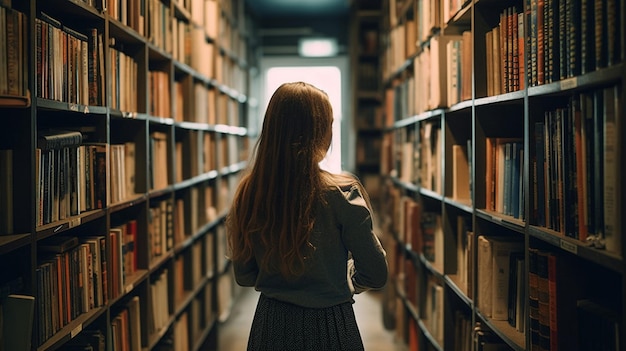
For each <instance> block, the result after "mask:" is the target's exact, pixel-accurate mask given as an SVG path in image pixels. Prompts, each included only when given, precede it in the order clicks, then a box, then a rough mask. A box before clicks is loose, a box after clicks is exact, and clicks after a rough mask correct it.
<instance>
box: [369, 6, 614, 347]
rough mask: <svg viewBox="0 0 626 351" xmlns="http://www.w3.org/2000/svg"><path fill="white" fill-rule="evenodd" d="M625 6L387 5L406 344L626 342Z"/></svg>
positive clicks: (389, 107) (391, 204)
mask: <svg viewBox="0 0 626 351" xmlns="http://www.w3.org/2000/svg"><path fill="white" fill-rule="evenodd" d="M625 8H626V3H625V2H624V1H623V0H609V1H595V2H594V1H585V0H571V1H556V0H555V1H551V0H527V1H517V0H507V1H491V0H487V1H485V0H480V1H456V0H446V1H434V0H426V1H418V0H386V1H383V6H382V12H383V14H382V20H381V22H382V23H383V24H384V25H383V26H384V27H383V31H382V33H381V34H380V36H381V42H382V43H384V44H383V48H382V52H381V55H382V57H383V60H384V62H385V64H384V65H383V66H382V67H383V74H382V80H381V84H382V86H381V88H382V89H383V91H384V93H383V106H384V121H385V124H384V128H383V130H384V132H383V135H382V140H383V150H382V151H381V153H382V155H381V161H380V163H381V174H382V177H383V181H382V184H383V191H382V194H383V195H382V201H383V203H385V204H388V205H387V206H385V207H384V208H383V211H382V213H381V217H382V221H381V222H382V227H383V231H384V232H385V233H386V238H385V240H384V241H383V243H384V244H385V248H386V249H387V252H388V254H389V256H388V257H389V260H390V270H391V272H392V273H391V281H390V282H391V284H389V285H388V289H391V290H393V292H394V294H388V296H391V297H390V299H389V301H385V303H384V306H385V313H384V315H385V316H386V317H387V318H391V317H389V316H394V317H395V323H391V324H395V329H396V331H397V334H398V336H399V337H400V339H401V340H403V341H404V342H405V343H406V344H407V346H409V349H411V350H422V349H424V350H453V351H457V350H470V349H471V350H483V349H485V347H486V345H488V344H490V345H494V346H495V347H499V348H490V349H498V350H518V351H521V350H535V349H541V350H590V349H595V348H604V347H606V349H607V350H609V349H610V350H626V347H625V343H624V342H623V341H624V340H626V339H625V338H626V328H625V327H624V321H625V317H626V305H625V304H624V301H626V291H625V290H624V287H625V286H626V264H625V262H626V261H625V260H624V253H625V252H626V251H625V250H626V247H625V243H624V240H623V234H624V228H625V226H624V219H623V217H624V216H623V215H620V214H623V213H624V200H625V199H626V190H625V189H624V188H623V186H621V183H620V182H619V181H617V179H619V178H618V175H619V174H621V172H622V171H623V170H624V169H623V166H622V165H623V164H625V163H624V161H626V153H625V152H624V142H623V139H624V135H625V132H626V123H625V121H624V116H626V107H625V106H626V104H625V102H626V93H624V84H625V83H626V81H625V80H624V77H626V23H625V22H624V20H625V18H624V13H625V12H624V9H625ZM615 11H619V13H614V12H615ZM412 20H414V21H415V22H416V23H417V26H415V27H413V25H412V24H410V22H411V21H412ZM409 32H410V33H409ZM403 36H411V37H414V38H416V46H415V48H412V49H414V50H415V51H414V52H413V53H411V54H410V55H409V54H408V53H407V52H406V49H407V48H406V46H404V45H403V43H405V42H406V39H405V38H404V37H403ZM557 44H558V45H557ZM441 299H443V301H441ZM398 305H399V306H400V307H398ZM591 320H593V321H594V322H590V321H591ZM593 325H596V327H594V326H593ZM597 325H603V327H600V328H599V329H598V327H597ZM599 330H603V331H607V330H610V332H609V333H607V334H602V335H597V333H600V332H599ZM591 345H593V346H591Z"/></svg>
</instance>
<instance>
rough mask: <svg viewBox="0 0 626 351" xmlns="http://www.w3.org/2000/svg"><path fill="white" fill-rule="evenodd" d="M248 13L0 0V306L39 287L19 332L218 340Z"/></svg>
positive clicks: (208, 0)
mask: <svg viewBox="0 0 626 351" xmlns="http://www.w3.org/2000/svg"><path fill="white" fill-rule="evenodd" d="M250 25H251V22H250V21H249V20H248V18H247V14H246V11H245V5H244V2H243V0H172V1H169V0H167V1H161V0H140V1H139V0H138V1H117V0H115V1H113V0H89V1H87V0H85V1H81V0H55V1H45V2H42V1H36V0H32V1H11V0H2V1H0V26H1V27H0V32H1V34H0V52H2V54H1V55H0V56H1V59H0V78H2V79H0V116H1V117H0V121H1V122H0V123H2V125H3V128H0V129H1V131H0V139H1V140H2V141H0V165H1V166H2V167H1V169H2V170H1V176H0V181H1V183H2V185H1V186H0V187H1V189H0V212H1V214H0V223H1V224H0V265H2V267H4V268H3V269H2V272H1V273H0V292H1V295H0V301H1V302H0V305H1V304H3V303H4V301H9V300H5V299H7V295H9V294H12V296H19V294H22V295H30V296H34V297H35V304H34V312H32V313H30V315H32V316H31V317H30V318H31V319H30V320H25V321H24V322H25V323H26V324H27V325H28V324H31V325H32V326H33V327H32V334H31V333H28V334H27V335H26V334H24V335H15V338H21V339H24V340H30V341H31V347H32V349H33V350H38V351H44V350H50V351H51V350H78V349H87V348H86V345H88V344H89V345H91V347H92V348H90V349H93V350H108V349H112V348H114V349H127V350H203V349H207V348H215V347H216V342H217V329H218V327H219V321H220V320H222V319H223V318H224V316H226V315H227V314H228V310H229V309H230V305H231V300H232V297H233V295H232V291H233V289H232V284H233V283H232V278H231V273H230V266H229V264H228V262H227V260H226V258H225V252H226V251H225V250H226V243H225V228H224V224H223V219H224V217H225V215H226V213H227V211H228V206H229V203H230V199H231V196H232V193H233V191H234V189H235V186H236V184H237V182H238V179H239V176H240V172H241V170H242V169H243V168H244V167H245V165H246V162H247V159H248V151H249V135H248V129H247V126H248V116H247V110H248V107H247V104H248V99H247V97H248V66H247V55H248V53H247V42H248V36H249V34H250V28H248V26H250ZM8 267H14V269H7V268H8ZM14 300H16V299H15V298H12V300H11V301H14ZM11 311H12V312H11V314H12V315H13V314H15V311H14V309H12V310H11ZM24 312H26V313H24V314H23V316H20V318H27V317H26V316H29V313H28V310H25V311H24ZM17 315H18V316H19V313H18V314H17ZM16 318H17V317H16ZM6 322H7V319H6V318H5V319H4V323H5V324H6ZM2 329H3V330H7V329H5V328H2ZM24 330H26V329H24ZM0 333H2V330H0ZM2 336H3V338H9V337H10V336H9V335H5V334H3V335H2Z"/></svg>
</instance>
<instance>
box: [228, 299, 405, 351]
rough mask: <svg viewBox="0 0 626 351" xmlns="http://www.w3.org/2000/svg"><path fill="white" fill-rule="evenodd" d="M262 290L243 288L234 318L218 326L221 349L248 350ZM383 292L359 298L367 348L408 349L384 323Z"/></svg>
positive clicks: (359, 320)
mask: <svg viewBox="0 0 626 351" xmlns="http://www.w3.org/2000/svg"><path fill="white" fill-rule="evenodd" d="M258 294H259V293H258V292H257V291H255V290H254V289H251V288H243V289H242V290H241V292H240V294H239V296H238V297H237V298H236V300H235V301H234V303H233V308H232V310H231V314H230V317H229V318H228V320H226V321H225V322H224V323H222V324H221V325H220V326H219V328H218V351H222V350H228V351H231V350H232V351H238V350H245V349H246V345H247V342H248V332H249V330H250V325H251V324H252V317H253V316H254V309H255V307H256V303H257V300H258V296H259V295H258ZM381 298H382V293H381V292H377V291H370V292H366V293H363V294H360V295H357V296H356V297H355V301H356V303H355V304H354V311H355V313H356V318H357V323H358V324H359V330H360V331H361V337H362V338H363V344H364V346H365V350H373V351H374V350H386V351H405V350H407V348H406V345H404V344H403V343H402V342H395V332H394V331H390V330H386V329H385V328H384V326H383V322H382V308H381Z"/></svg>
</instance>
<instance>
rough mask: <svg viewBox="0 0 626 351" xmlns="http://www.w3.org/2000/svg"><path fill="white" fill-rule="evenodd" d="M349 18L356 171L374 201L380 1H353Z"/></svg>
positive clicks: (379, 109)
mask: <svg viewBox="0 0 626 351" xmlns="http://www.w3.org/2000/svg"><path fill="white" fill-rule="evenodd" d="M351 6H352V9H351V18H350V21H351V22H350V23H351V27H350V31H351V33H350V37H351V42H352V43H353V44H352V45H350V47H351V49H350V60H351V67H352V68H351V75H352V87H353V91H354V94H353V106H354V115H355V116H356V118H354V126H353V128H354V134H355V142H356V147H355V150H356V155H355V159H356V168H355V172H356V173H357V175H358V176H359V177H360V178H361V180H362V181H363V182H364V184H365V186H366V187H367V189H368V190H369V191H370V196H371V197H372V199H373V200H374V202H376V200H377V199H378V198H379V191H378V190H377V189H379V188H380V185H379V183H380V168H379V167H380V166H379V160H380V150H381V140H382V139H381V135H382V134H381V133H382V128H383V120H382V115H383V114H382V108H383V105H382V89H381V85H380V83H381V76H382V72H381V70H380V64H381V61H380V47H381V44H380V40H381V38H380V33H381V30H382V27H381V26H382V24H381V19H382V17H381V16H382V2H381V1H380V0H368V1H354V2H353V3H352V5H351Z"/></svg>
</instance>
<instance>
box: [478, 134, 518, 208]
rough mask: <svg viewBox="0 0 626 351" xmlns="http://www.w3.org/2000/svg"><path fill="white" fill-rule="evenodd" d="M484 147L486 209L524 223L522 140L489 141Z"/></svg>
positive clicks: (493, 138) (498, 139)
mask: <svg viewBox="0 0 626 351" xmlns="http://www.w3.org/2000/svg"><path fill="white" fill-rule="evenodd" d="M486 144H487V145H486V155H485V160H486V185H487V186H486V199H487V202H486V209H487V210H490V211H496V212H498V213H501V214H504V215H507V216H511V217H513V218H517V219H524V218H525V214H524V187H523V184H524V182H523V172H522V170H523V169H524V167H523V162H524V147H523V142H522V139H520V138H495V137H489V138H487V139H486Z"/></svg>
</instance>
